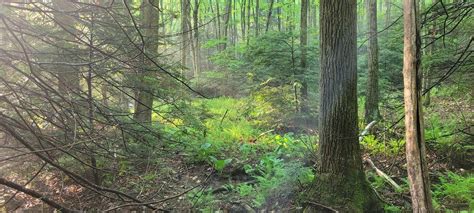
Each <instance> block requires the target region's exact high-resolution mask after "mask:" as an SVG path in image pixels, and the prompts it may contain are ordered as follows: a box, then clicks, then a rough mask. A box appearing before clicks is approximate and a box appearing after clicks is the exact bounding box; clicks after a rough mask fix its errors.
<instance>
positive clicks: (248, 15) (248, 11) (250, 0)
mask: <svg viewBox="0 0 474 213" xmlns="http://www.w3.org/2000/svg"><path fill="white" fill-rule="evenodd" d="M251 4H252V0H248V3H247V33H248V36H247V45H248V44H249V42H250V8H251Z"/></svg>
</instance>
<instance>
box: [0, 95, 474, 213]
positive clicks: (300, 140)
mask: <svg viewBox="0 0 474 213" xmlns="http://www.w3.org/2000/svg"><path fill="white" fill-rule="evenodd" d="M444 100H445V99H444V98H443V99H436V98H434V99H433V102H436V104H437V106H436V108H429V109H428V110H427V112H428V115H427V117H426V127H427V128H426V130H425V133H426V138H427V145H428V146H427V147H428V150H427V151H428V153H427V154H428V155H427V158H428V159H427V161H428V164H429V168H430V177H431V182H432V184H433V187H432V191H433V194H434V198H435V200H436V201H437V202H438V203H436V205H437V207H438V208H439V209H451V210H466V209H469V208H471V207H472V205H473V204H474V202H473V201H474V200H473V194H472V190H474V188H473V187H474V177H472V171H473V165H474V162H472V161H473V159H474V152H473V151H474V150H473V149H472V148H471V147H470V146H472V140H471V139H472V137H470V136H467V137H466V136H465V135H466V134H463V133H462V131H464V132H467V133H469V134H470V132H473V129H472V124H474V113H473V109H472V108H471V107H470V106H471V105H470V103H469V102H467V101H463V100H461V101H460V100H459V99H458V100H451V101H444ZM210 102H211V104H210V105H213V106H215V105H217V106H218V107H216V108H215V109H211V110H210V113H211V116H210V118H209V120H208V121H207V124H206V125H210V127H213V126H214V127H215V126H216V125H218V126H219V128H213V129H215V132H209V133H208V134H209V135H208V137H209V139H212V142H211V143H212V144H207V143H203V144H201V143H198V144H197V145H196V146H191V147H189V148H190V149H191V150H193V151H192V152H190V151H189V150H187V149H184V148H182V149H181V148H180V149H176V151H173V154H168V155H166V156H162V157H159V158H155V159H152V160H151V161H150V160H149V159H135V160H136V161H132V162H129V163H130V164H134V165H128V166H127V167H126V168H125V170H124V172H125V173H124V174H123V175H120V174H119V175H117V176H116V177H114V179H113V180H114V181H113V182H104V183H105V184H107V185H108V186H109V187H111V188H114V189H120V190H122V191H124V192H126V193H128V194H130V195H133V196H135V197H137V198H139V199H141V200H153V201H155V203H154V206H155V207H156V208H158V209H165V210H171V211H188V210H201V211H205V212H208V211H216V210H222V211H229V212H254V211H262V210H263V211H271V210H278V211H285V212H286V211H299V210H302V209H303V205H304V204H303V203H298V202H297V200H298V195H299V194H300V193H301V192H303V191H304V190H305V188H306V187H307V184H305V183H307V182H311V181H312V180H313V178H314V174H313V172H312V171H311V168H312V167H313V166H314V162H312V161H308V159H311V158H312V157H311V154H314V153H305V151H304V150H307V148H308V143H312V141H313V140H312V139H307V138H305V137H303V136H300V135H298V134H284V133H281V134H277V133H271V134H270V133H269V131H268V130H267V131H263V130H262V131H260V130H258V131H255V130H254V129H252V126H251V125H250V124H249V123H248V122H251V121H248V120H242V119H240V117H241V115H242V114H243V113H241V112H240V111H239V107H238V106H239V104H237V103H238V101H237V100H228V99H221V100H212V101H210ZM214 102H215V103H214ZM216 103H217V104H216ZM232 107H234V108H232ZM229 109H230V111H229V113H227V110H229ZM213 112H214V114H213ZM212 114H213V115H212ZM223 114H226V117H225V119H222V118H223V116H222V115H223ZM459 117H461V118H462V119H454V118H459ZM459 123H461V124H462V125H454V124H459ZM459 126H462V127H466V128H464V129H460V130H462V131H457V129H459ZM437 127H442V128H446V129H439V128H438V129H437ZM448 127H450V128H449V129H448ZM217 129H221V130H217ZM376 129H377V128H376ZM378 130H382V128H380V127H379V129H378ZM453 130H454V131H455V133H453V132H452V131H453ZM252 131H253V133H251V134H249V133H248V132H252ZM382 132H383V131H382ZM394 138H398V139H394ZM441 139H443V140H441ZM308 141H310V142H308ZM229 142H230V143H229ZM443 143H446V144H443ZM3 145H4V146H10V147H11V148H12V149H0V151H1V153H0V156H2V158H3V159H5V158H8V157H9V156H13V155H18V153H21V152H17V151H14V150H15V149H16V148H17V145H16V144H14V143H12V142H9V143H8V144H6V143H5V141H3ZM361 145H362V147H363V151H364V154H363V158H364V159H371V160H372V161H373V163H374V165H375V166H376V167H377V168H378V169H380V170H381V171H383V172H384V173H386V174H387V175H388V176H389V177H390V178H391V179H392V180H393V181H394V182H395V183H397V184H398V185H399V187H400V188H399V189H396V187H394V186H393V185H391V184H389V183H388V182H387V181H386V180H385V179H384V178H382V177H381V176H380V175H377V174H376V172H375V171H374V169H373V168H372V167H371V166H370V165H369V164H368V163H366V164H365V170H366V174H367V178H368V180H369V181H370V182H371V185H372V187H373V188H374V190H376V191H377V193H378V195H379V197H380V198H381V200H382V201H383V202H384V203H385V205H386V210H387V211H388V212H400V211H404V210H407V209H409V208H410V202H411V201H410V197H409V192H408V185H407V181H406V176H407V175H406V162H405V156H404V142H403V129H401V128H398V129H396V130H394V131H391V132H390V134H384V135H379V136H378V137H372V136H368V137H366V138H365V139H364V141H363V142H362V143H361ZM196 147H198V148H196ZM211 148H216V150H217V151H216V150H214V151H212V150H211ZM8 150H10V151H8ZM302 150H303V151H302ZM23 151H24V150H23ZM195 152H198V153H201V154H199V155H198V154H196V153H195ZM201 155H204V157H205V158H204V159H213V160H210V161H209V160H207V161H206V160H199V159H200V158H202V156H201ZM200 156H201V157H200ZM227 160H229V161H227ZM19 162H24V163H19ZM156 162H159V163H156ZM220 163H222V164H220ZM42 166H43V165H42V164H40V162H37V159H36V158H35V157H34V156H32V155H24V156H20V157H17V158H14V159H12V160H10V161H7V162H6V163H3V164H1V165H0V175H1V176H2V177H5V178H8V179H9V180H13V181H16V182H17V183H21V184H26V183H27V181H28V180H29V179H31V178H33V176H32V174H36V173H38V171H39V170H41V172H39V174H37V175H36V176H34V177H35V178H34V180H33V181H32V182H31V183H29V184H28V185H27V186H28V187H31V188H34V189H35V190H38V191H39V192H41V193H43V194H45V195H47V196H49V197H50V198H52V199H53V200H56V201H58V202H61V203H64V204H65V205H66V206H74V207H75V208H80V209H84V210H88V209H89V210H91V209H102V210H104V209H109V210H114V209H116V208H117V209H118V207H121V206H120V204H119V203H115V202H111V201H110V200H108V199H106V198H104V197H101V196H98V195H97V194H96V193H94V192H92V191H90V190H86V189H85V188H83V187H81V186H79V185H77V184H76V183H74V182H73V181H72V180H71V179H69V178H67V177H66V176H64V175H62V174H59V173H55V172H53V171H54V170H53V169H50V168H49V167H48V166H45V167H44V168H42ZM118 170H119V171H120V170H123V169H118ZM119 173H120V172H119ZM85 174H86V175H85V176H86V177H87V172H86V173H85ZM89 178H90V179H92V178H91V177H89ZM104 181H105V180H104ZM15 193H16V192H15V191H14V190H11V189H7V188H4V187H0V195H2V196H0V204H1V203H4V202H6V201H7V200H10V201H9V202H8V204H7V205H6V206H5V207H2V208H0V212H11V211H13V210H15V209H16V210H30V211H33V212H35V211H39V210H41V211H46V212H48V211H50V209H49V210H48V209H47V208H46V207H45V206H44V205H42V204H41V202H40V201H38V200H37V199H32V198H30V197H29V196H26V195H25V194H23V193H18V194H16V195H15V197H14V198H13V199H10V197H11V196H12V195H14V194H15ZM139 209H141V207H140V208H139ZM120 210H122V211H123V210H129V211H131V210H136V209H135V208H133V207H123V208H122V207H121V208H120Z"/></svg>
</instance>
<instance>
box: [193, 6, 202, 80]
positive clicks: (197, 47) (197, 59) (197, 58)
mask: <svg viewBox="0 0 474 213" xmlns="http://www.w3.org/2000/svg"><path fill="white" fill-rule="evenodd" d="M193 32H194V33H193V35H194V40H193V41H194V42H193V46H192V48H193V64H194V66H193V68H194V73H193V77H194V78H199V73H200V72H201V44H200V42H199V0H194V9H193Z"/></svg>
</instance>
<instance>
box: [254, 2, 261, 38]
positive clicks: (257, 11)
mask: <svg viewBox="0 0 474 213" xmlns="http://www.w3.org/2000/svg"><path fill="white" fill-rule="evenodd" d="M254 18H255V37H258V36H259V34H260V25H259V23H258V21H259V19H260V0H255V16H254Z"/></svg>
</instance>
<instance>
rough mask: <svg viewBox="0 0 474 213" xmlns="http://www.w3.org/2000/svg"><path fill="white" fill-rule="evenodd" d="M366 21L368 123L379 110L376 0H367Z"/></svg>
mask: <svg viewBox="0 0 474 213" xmlns="http://www.w3.org/2000/svg"><path fill="white" fill-rule="evenodd" d="M367 1H368V7H367V21H368V26H369V33H368V37H369V45H368V55H367V63H368V69H367V73H368V78H367V89H366V91H367V92H366V100H365V123H366V124H369V123H370V122H372V121H374V120H378V119H379V118H380V112H379V79H378V78H379V77H378V72H379V70H378V69H379V66H378V63H379V60H378V52H379V47H378V40H377V0H367Z"/></svg>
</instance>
